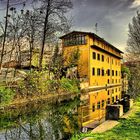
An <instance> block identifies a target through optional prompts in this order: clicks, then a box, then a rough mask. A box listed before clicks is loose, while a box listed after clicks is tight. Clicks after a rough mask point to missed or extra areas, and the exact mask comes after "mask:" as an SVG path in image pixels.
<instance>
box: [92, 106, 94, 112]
mask: <svg viewBox="0 0 140 140" xmlns="http://www.w3.org/2000/svg"><path fill="white" fill-rule="evenodd" d="M94 111H95V104H93V105H92V112H94Z"/></svg>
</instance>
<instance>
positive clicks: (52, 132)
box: [0, 97, 80, 140]
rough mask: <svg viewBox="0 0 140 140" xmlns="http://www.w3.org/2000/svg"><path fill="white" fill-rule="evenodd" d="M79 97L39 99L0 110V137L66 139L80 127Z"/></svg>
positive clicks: (35, 139) (33, 139)
mask: <svg viewBox="0 0 140 140" xmlns="http://www.w3.org/2000/svg"><path fill="white" fill-rule="evenodd" d="M79 105H80V98H79V97H75V98H74V99H71V100H69V101H66V100H65V101H63V102H61V103H58V102H55V103H49V104H48V103H47V102H46V101H38V102H36V103H28V104H25V105H22V106H18V107H17V106H16V108H15V107H11V108H7V109H6V110H1V112H0V140H68V139H70V137H71V135H72V134H74V133H76V132H78V131H79V127H78V113H77V110H78V107H79Z"/></svg>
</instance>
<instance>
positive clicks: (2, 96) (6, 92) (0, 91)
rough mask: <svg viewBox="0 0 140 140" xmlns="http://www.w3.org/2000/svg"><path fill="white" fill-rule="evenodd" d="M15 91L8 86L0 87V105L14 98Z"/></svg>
mask: <svg viewBox="0 0 140 140" xmlns="http://www.w3.org/2000/svg"><path fill="white" fill-rule="evenodd" d="M14 95H15V92H14V91H13V90H11V89H10V88H6V87H0V105H3V104H7V103H9V102H10V101H11V100H12V99H13V98H14Z"/></svg>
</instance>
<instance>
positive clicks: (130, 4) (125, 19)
mask: <svg viewBox="0 0 140 140" xmlns="http://www.w3.org/2000/svg"><path fill="white" fill-rule="evenodd" d="M72 1H73V9H72V10H71V12H70V15H71V16H73V17H72V18H73V30H80V31H88V32H94V33H96V30H95V24H96V23H97V25H98V26H97V30H98V31H97V35H99V36H100V37H102V38H104V39H105V40H106V41H108V42H110V43H111V44H112V45H114V46H116V47H117V48H119V49H121V50H122V51H125V48H126V47H127V39H128V24H129V23H131V21H132V17H133V16H135V15H136V11H137V10H140V0H72Z"/></svg>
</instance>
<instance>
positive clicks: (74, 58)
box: [69, 48, 80, 67]
mask: <svg viewBox="0 0 140 140" xmlns="http://www.w3.org/2000/svg"><path fill="white" fill-rule="evenodd" d="M79 58H80V52H79V49H78V48H77V49H76V50H74V51H72V52H71V55H70V57H69V67H74V66H77V65H78V60H79Z"/></svg>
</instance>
